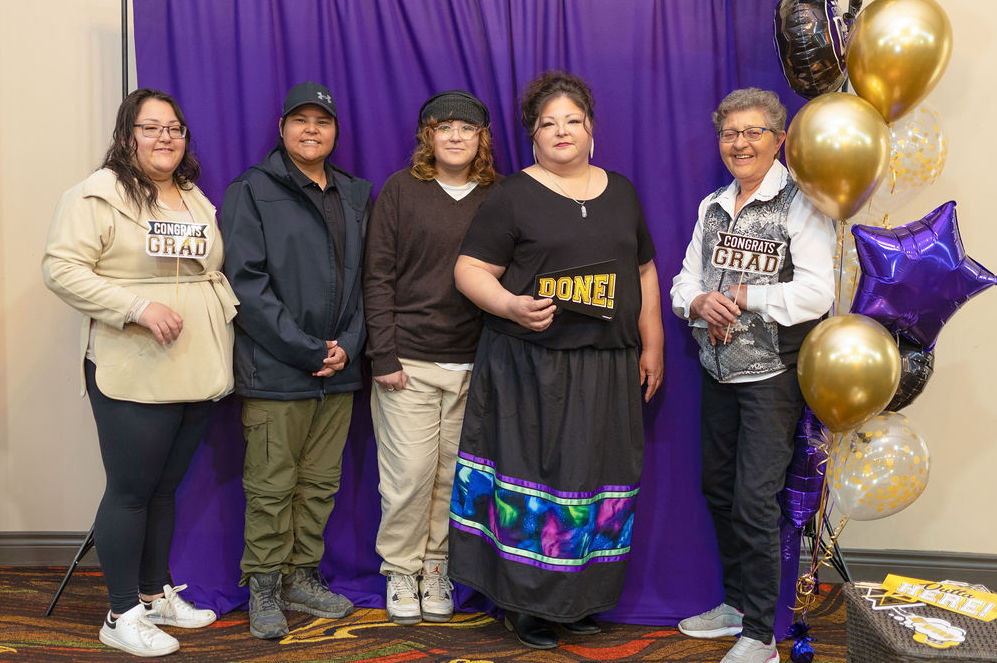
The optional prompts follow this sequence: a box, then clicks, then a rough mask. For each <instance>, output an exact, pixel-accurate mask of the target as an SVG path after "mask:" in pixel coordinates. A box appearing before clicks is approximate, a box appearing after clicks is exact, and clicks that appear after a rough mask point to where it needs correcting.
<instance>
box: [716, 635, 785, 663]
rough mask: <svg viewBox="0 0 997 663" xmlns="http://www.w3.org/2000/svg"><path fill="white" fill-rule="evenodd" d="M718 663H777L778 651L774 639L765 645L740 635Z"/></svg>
mask: <svg viewBox="0 0 997 663" xmlns="http://www.w3.org/2000/svg"><path fill="white" fill-rule="evenodd" d="M720 663H779V650H777V649H776V648H775V638H774V637H773V638H772V642H769V643H768V644H766V643H764V642H761V641H760V640H754V639H752V638H746V637H744V636H743V635H742V636H741V637H740V639H738V641H737V642H735V643H734V646H733V647H731V648H730V651H729V652H727V655H726V656H724V657H723V658H722V659H720Z"/></svg>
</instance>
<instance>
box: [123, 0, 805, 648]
mask: <svg viewBox="0 0 997 663" xmlns="http://www.w3.org/2000/svg"><path fill="white" fill-rule="evenodd" d="M775 4H776V2H775V0H736V2H735V0H626V1H614V2H606V1H605V0H558V1H555V0H503V1H499V0H480V1H472V0H284V1H281V0H240V1H239V2H238V3H234V2H233V3H228V2H215V1H214V0H136V1H135V4H134V10H135V42H136V55H137V65H138V81H139V84H140V85H141V86H143V87H155V88H161V89H163V90H166V91H168V92H170V93H171V94H173V95H175V96H176V98H177V99H178V100H179V102H180V105H181V106H182V108H183V110H184V113H185V114H186V118H187V122H188V124H189V125H190V128H191V133H192V137H193V146H194V149H195V151H196V153H197V154H198V156H199V158H200V160H201V163H202V166H203V175H202V178H201V181H200V184H201V187H202V188H203V189H204V190H205V192H206V193H207V194H208V196H209V197H210V198H211V199H212V200H213V201H214V202H215V204H216V205H217V206H220V205H221V199H222V196H223V194H224V191H225V187H226V186H227V184H228V182H229V181H230V180H231V179H232V178H234V177H235V176H237V175H238V174H239V173H241V172H242V171H243V170H244V169H245V168H247V167H248V166H249V165H251V164H253V163H255V162H256V161H258V160H259V159H260V158H262V157H263V155H264V154H265V153H266V152H267V151H268V150H269V149H270V148H272V147H273V145H274V143H275V139H276V137H277V121H278V119H279V116H280V107H281V102H282V100H283V97H284V94H285V92H286V90H287V89H288V88H289V87H290V86H291V85H293V84H295V83H298V82H301V81H304V80H315V81H319V82H322V83H324V84H326V85H328V86H329V87H330V88H331V90H332V92H333V95H334V96H335V98H336V103H337V105H338V109H339V122H340V141H339V146H338V148H337V150H336V152H335V153H334V154H333V161H334V162H335V163H336V164H337V165H339V166H341V167H343V168H345V169H346V170H348V171H350V172H353V173H356V174H358V175H360V176H362V177H365V178H367V179H370V180H372V181H373V182H374V183H375V187H379V186H380V185H381V184H382V183H383V182H384V180H385V179H386V178H387V176H388V175H389V174H391V173H392V172H394V171H395V170H398V169H399V168H402V167H404V166H405V165H406V163H407V160H408V157H409V154H410V153H411V150H412V147H413V145H414V133H415V128H416V126H415V125H416V116H417V112H418V109H419V106H420V105H421V103H422V102H423V101H424V100H425V99H426V98H427V97H429V96H430V95H431V94H434V93H436V92H439V91H441V90H445V89H450V88H465V89H468V90H471V91H473V92H474V93H475V94H477V95H478V96H480V97H481V98H482V99H483V100H484V101H485V103H486V104H487V105H488V107H489V108H490V110H491V114H492V124H493V133H494V149H495V154H496V160H497V162H498V166H499V169H500V170H502V171H503V172H511V171H514V170H516V169H519V168H522V167H524V166H526V165H528V164H529V163H531V162H532V158H531V156H530V144H529V140H528V138H527V136H526V135H525V133H524V131H523V130H522V129H521V128H520V127H519V125H518V116H519V113H518V106H517V99H518V95H519V92H520V91H521V90H522V88H523V87H524V85H525V84H526V82H528V81H529V80H530V79H531V78H533V77H534V76H535V75H536V74H537V73H539V72H541V71H544V70H546V69H552V68H559V69H565V70H567V71H571V72H573V73H576V74H578V75H580V76H582V77H584V78H585V79H586V80H587V81H588V82H589V83H590V84H591V86H592V89H593V92H594V94H595V98H596V109H595V111H596V123H595V159H594V163H595V164H597V165H600V166H603V167H605V168H608V169H612V170H617V171H619V172H621V173H623V174H624V175H626V176H627V177H629V178H630V179H631V180H633V182H634V184H635V185H636V187H637V190H638V192H639V193H640V195H641V200H642V203H643V205H644V212H645V214H646V216H647V220H648V225H649V226H650V229H651V234H652V235H653V237H654V241H655V244H656V246H657V250H658V256H657V259H656V263H657V267H658V273H659V276H660V280H661V287H662V294H663V297H662V300H663V308H664V318H665V330H666V335H667V376H666V383H665V385H664V387H663V393H660V394H659V395H658V396H656V397H655V398H654V400H653V401H652V402H651V404H650V405H648V406H647V407H646V415H645V424H646V432H647V452H646V460H645V466H644V475H643V480H642V486H641V495H640V499H639V506H638V513H637V522H636V525H635V529H634V532H635V533H634V540H633V555H632V558H631V562H630V569H629V575H628V578H627V583H626V587H625V589H624V593H623V598H622V600H621V601H620V604H619V606H618V607H617V608H616V609H615V610H613V611H612V612H611V613H606V614H605V615H604V617H605V618H606V619H608V620H615V621H626V622H639V623H646V624H674V623H675V622H676V621H677V620H678V619H681V618H682V617H685V616H687V615H690V614H693V613H695V612H698V611H700V610H703V609H707V608H710V607H713V606H714V605H716V604H717V603H719V601H720V600H721V598H722V595H723V592H722V588H721V584H720V570H719V563H718V561H717V558H716V544H715V540H714V534H713V529H712V525H711V523H710V518H709V515H708V513H707V510H706V507H705V504H704V501H703V498H702V496H701V494H700V491H699V471H700V461H699V379H700V378H699V368H698V362H697V360H696V353H695V348H694V345H693V343H692V341H691V338H690V335H689V332H688V330H687V329H686V326H685V324H684V323H682V322H681V321H679V320H678V319H677V318H675V317H674V316H673V315H672V314H671V313H670V312H669V309H670V307H669V305H668V303H667V301H668V300H667V294H668V289H669V288H670V286H671V278H672V276H673V275H674V274H675V273H677V272H678V270H679V268H680V265H681V260H682V255H683V252H684V249H685V245H686V243H687V242H688V240H689V237H690V235H691V232H692V227H693V224H694V223H695V218H696V208H697V204H698V202H699V200H700V199H701V198H702V197H703V196H704V195H706V194H707V193H709V192H710V191H713V190H714V189H716V188H717V187H718V186H720V185H723V184H725V183H727V182H728V181H729V175H728V173H727V172H726V170H725V169H724V167H723V165H722V163H721V162H720V159H719V156H718V153H717V147H716V140H715V138H714V136H713V128H712V124H711V121H710V113H711V111H712V110H713V108H714V107H715V106H716V104H717V103H718V102H719V101H720V99H721V98H722V97H723V96H724V95H725V94H726V93H727V92H729V91H730V90H732V89H734V88H738V87H745V86H749V85H754V86H758V87H762V88H769V89H773V90H775V91H777V92H778V93H779V95H780V96H781V97H782V99H783V101H784V103H786V104H787V106H789V108H790V113H791V114H792V113H793V112H795V111H796V110H798V109H799V107H800V106H801V105H802V103H803V101H804V100H803V99H801V98H799V97H797V96H796V95H795V93H793V92H792V91H791V90H790V88H789V87H788V85H787V84H786V82H785V80H784V79H783V77H782V73H781V70H780V66H779V60H778V56H777V54H776V51H775V47H774V45H773V12H774V6H775ZM368 399H369V395H368V393H367V392H363V393H360V394H358V395H357V400H356V406H355V409H354V417H353V426H352V428H351V431H350V440H349V442H348V444H347V449H346V453H345V456H344V463H343V480H342V487H341V489H340V492H339V494H338V496H337V501H336V507H335V510H334V512H333V515H332V518H331V519H330V521H329V525H328V528H327V530H326V541H327V549H326V556H325V558H324V559H323V563H322V567H321V569H322V571H323V572H324V573H325V574H326V576H327V577H329V578H330V580H331V581H332V584H333V586H334V587H335V588H336V589H337V590H339V591H342V592H344V593H346V594H347V595H348V596H350V597H351V598H352V599H354V600H355V601H356V602H357V603H358V604H359V605H364V606H383V602H384V596H383V594H384V583H383V579H382V578H381V577H380V576H379V575H378V565H379V562H380V560H379V558H378V557H377V555H376V553H375V552H374V538H375V534H376V531H377V524H378V519H379V514H380V505H379V496H378V493H377V461H376V452H375V446H374V440H373V435H372V432H371V424H370V414H369V406H368ZM239 410H240V406H239V403H238V400H237V399H236V398H234V397H231V398H228V399H226V400H225V401H223V402H222V403H221V404H220V405H219V407H218V411H217V414H216V416H215V417H214V421H213V424H212V428H211V430H210V432H209V435H208V436H207V438H206V440H205V442H204V444H203V445H202V446H201V448H200V449H199V451H198V453H197V455H196V456H195V458H194V461H193V463H192V465H191V468H190V471H189V473H188V475H187V477H186V479H185V481H184V484H183V486H182V487H181V490H180V493H179V496H178V513H177V535H176V538H175V541H174V544H173V552H172V558H171V565H172V569H173V574H174V577H175V578H176V580H177V582H186V583H189V584H190V589H189V590H188V592H187V595H188V596H189V597H191V598H193V599H194V600H195V601H196V602H197V603H198V604H200V605H202V606H209V607H212V608H214V609H216V610H218V611H219V612H226V611H228V610H231V609H234V608H237V607H239V606H240V605H242V604H244V602H245V600H246V598H247V596H248V593H247V591H246V589H245V588H240V587H238V586H237V582H238V579H239V558H240V555H241V552H242V527H243V509H244V506H245V502H244V498H243V494H242V485H241V474H242V460H243V442H242V435H241V425H240V422H239ZM461 597H462V598H464V599H466V598H467V593H466V592H462V593H461ZM791 600H792V599H791V598H790V597H786V598H784V605H785V603H786V602H787V601H789V602H791ZM472 603H473V602H472ZM780 622H781V625H780V628H779V629H778V630H777V633H779V634H780V635H782V634H783V633H784V628H785V626H786V623H787V615H786V613H785V610H784V611H783V613H782V615H781V617H780Z"/></svg>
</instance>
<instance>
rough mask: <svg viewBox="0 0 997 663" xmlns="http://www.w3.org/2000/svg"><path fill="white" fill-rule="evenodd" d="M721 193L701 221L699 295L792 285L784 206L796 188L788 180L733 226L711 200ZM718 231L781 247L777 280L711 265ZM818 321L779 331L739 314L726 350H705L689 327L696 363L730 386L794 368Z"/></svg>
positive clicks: (705, 341)
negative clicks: (743, 287) (740, 287)
mask: <svg viewBox="0 0 997 663" xmlns="http://www.w3.org/2000/svg"><path fill="white" fill-rule="evenodd" d="M725 188H726V187H724V188H722V189H720V190H718V191H717V192H716V193H714V194H713V199H714V202H712V203H711V204H710V205H709V207H707V209H706V214H705V216H704V218H703V248H702V251H703V255H702V260H703V282H702V285H703V290H704V291H707V292H709V291H711V290H718V291H720V292H723V293H725V292H726V290H727V288H729V287H731V286H735V285H737V283H738V280H739V279H740V280H741V283H742V284H744V285H770V284H773V283H785V282H786V281H791V280H792V279H793V255H792V247H791V246H789V228H788V225H787V217H788V213H789V205H790V203H791V202H792V201H793V197H794V196H795V195H796V192H797V187H796V183H795V182H794V181H793V180H792V179H788V181H787V182H786V186H784V187H783V188H782V190H781V191H780V192H779V193H778V194H776V195H775V197H773V198H772V199H771V200H753V201H751V202H750V203H748V204H747V205H745V206H744V207H742V208H741V210H740V211H739V212H738V213H737V214H736V215H735V217H734V219H733V223H732V220H731V218H730V215H729V214H727V212H726V211H724V209H723V207H721V206H720V203H719V202H716V199H717V198H718V197H719V196H720V194H721V193H722V192H723V191H724V189H725ZM720 231H724V232H731V233H735V234H738V235H749V236H751V237H758V238H762V239H771V240H775V241H778V242H786V249H785V259H784V261H783V264H782V268H781V269H780V270H779V273H778V274H754V273H751V272H744V273H743V274H744V276H743V278H742V276H741V274H742V272H739V271H734V270H724V269H719V268H717V267H714V266H713V264H712V257H713V250H714V248H715V247H716V244H717V241H718V239H719V237H718V235H717V233H718V232H720ZM816 324H817V321H816V320H815V321H810V322H804V323H801V324H798V325H793V326H792V327H784V326H782V325H780V324H777V323H775V322H765V321H764V320H762V318H761V316H760V315H758V314H757V313H755V312H753V311H745V310H743V309H742V311H741V316H740V317H739V318H738V320H737V322H736V323H734V325H733V327H732V328H731V340H730V342H729V343H727V344H726V345H724V344H722V343H717V345H715V346H714V345H711V344H710V334H709V332H708V331H707V330H706V329H705V328H703V327H693V330H692V333H693V336H694V337H695V339H696V341H697V342H698V343H699V361H700V363H701V364H702V365H703V368H705V369H706V371H707V372H708V373H709V374H710V375H712V376H713V378H714V379H716V380H721V381H723V380H729V379H731V378H735V377H739V376H743V375H764V374H766V373H772V372H775V371H778V370H782V369H786V368H789V367H791V366H795V365H796V356H797V354H798V353H799V349H800V345H801V344H802V343H803V338H804V337H805V336H806V335H807V332H809V331H810V329H812V328H813V326H814V325H816Z"/></svg>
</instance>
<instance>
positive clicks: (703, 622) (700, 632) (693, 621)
mask: <svg viewBox="0 0 997 663" xmlns="http://www.w3.org/2000/svg"><path fill="white" fill-rule="evenodd" d="M741 618H742V613H741V611H740V610H738V609H737V608H732V607H731V606H729V605H727V604H726V603H721V604H720V605H718V606H717V607H715V608H713V609H712V610H707V611H706V612H704V613H702V614H699V615H694V616H692V617H686V618H685V619H683V620H682V621H680V622H679V631H681V632H682V633H685V634H686V635H688V636H689V637H692V638H722V637H724V636H725V635H737V634H738V633H740V632H741Z"/></svg>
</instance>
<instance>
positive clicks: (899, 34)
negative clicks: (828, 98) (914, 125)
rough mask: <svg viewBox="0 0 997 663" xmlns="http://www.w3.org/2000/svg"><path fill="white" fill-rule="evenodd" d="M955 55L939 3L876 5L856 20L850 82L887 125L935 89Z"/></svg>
mask: <svg viewBox="0 0 997 663" xmlns="http://www.w3.org/2000/svg"><path fill="white" fill-rule="evenodd" d="M951 55H952V24H951V23H950V22H949V17H948V16H947V15H946V14H945V10H943V9H942V8H941V6H940V5H939V4H938V3H937V2H935V0H878V1H877V2H874V3H873V4H871V5H869V6H868V7H867V8H866V9H865V10H864V11H863V12H861V13H860V14H859V15H858V18H856V19H855V25H853V26H852V31H851V35H850V36H849V41H848V53H847V55H846V59H845V61H846V63H847V66H848V78H849V79H850V80H851V82H852V86H853V87H854V88H855V92H856V93H858V95H859V96H860V97H862V98H863V99H865V100H866V101H868V102H869V103H870V104H872V105H873V106H874V107H875V108H876V110H877V111H879V113H880V115H882V116H883V118H884V119H885V120H886V121H887V122H893V121H894V120H896V119H897V118H898V117H901V116H902V115H903V114H904V113H906V112H907V111H908V110H910V109H911V108H913V107H914V106H916V105H917V103H918V102H920V101H921V100H922V99H924V97H926V96H927V95H928V93H929V92H931V89H932V88H934V87H935V83H937V82H938V79H940V78H941V77H942V73H943V72H944V71H945V67H946V66H947V65H948V63H949V57H950V56H951Z"/></svg>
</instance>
